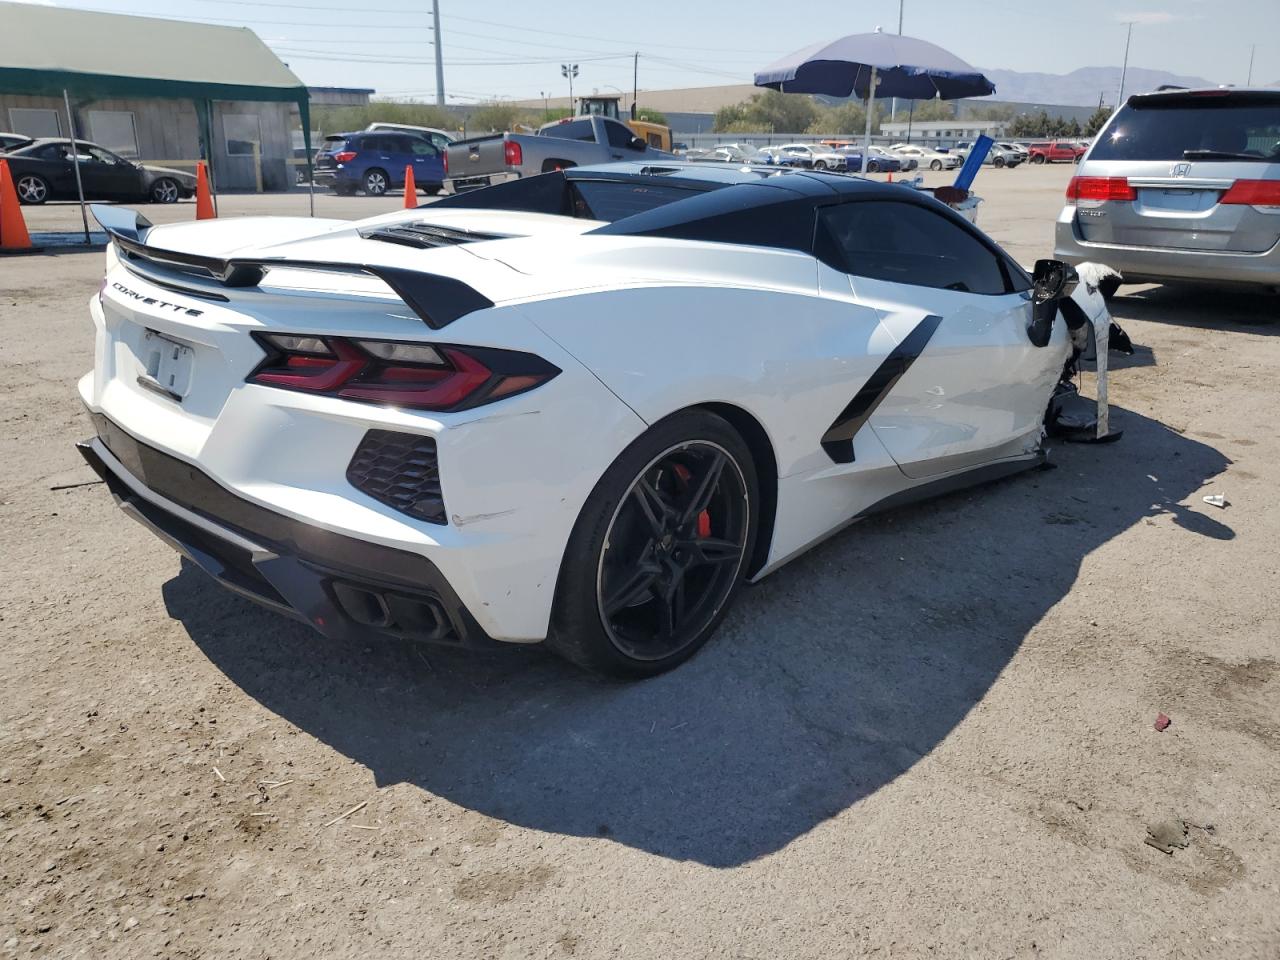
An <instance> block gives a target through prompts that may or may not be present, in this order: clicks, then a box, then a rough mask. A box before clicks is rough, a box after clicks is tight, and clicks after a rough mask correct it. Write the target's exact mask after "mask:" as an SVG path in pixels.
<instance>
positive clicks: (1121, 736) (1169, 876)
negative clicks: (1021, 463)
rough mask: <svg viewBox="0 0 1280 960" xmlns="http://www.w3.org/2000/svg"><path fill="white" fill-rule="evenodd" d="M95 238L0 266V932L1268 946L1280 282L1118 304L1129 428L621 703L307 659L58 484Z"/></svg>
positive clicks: (956, 952)
mask: <svg viewBox="0 0 1280 960" xmlns="http://www.w3.org/2000/svg"><path fill="white" fill-rule="evenodd" d="M1070 173H1071V170H1070V168H1068V167H1065V166H1062V167H1049V168H1030V169H1019V170H1013V171H1006V170H988V171H985V172H984V173H983V174H982V175H981V177H980V178H979V181H978V188H979V192H980V193H982V194H984V195H985V196H986V197H987V203H986V204H985V205H984V207H983V208H982V211H981V214H980V220H979V222H980V223H981V224H982V225H983V226H984V227H985V228H986V229H987V230H989V231H990V232H991V233H992V234H993V235H994V236H995V237H996V238H997V239H999V240H1001V241H1002V242H1004V243H1005V244H1007V245H1008V246H1009V247H1010V248H1011V249H1012V250H1013V252H1014V253H1015V254H1016V255H1017V256H1018V257H1019V258H1020V259H1021V260H1022V261H1023V262H1030V261H1031V260H1033V259H1034V258H1035V257H1037V256H1046V255H1049V254H1050V252H1051V243H1052V222H1053V218H1054V216H1055V214H1056V213H1057V211H1058V209H1059V206H1060V202H1061V200H1060V198H1061V196H1062V189H1063V187H1064V185H1065V183H1066V180H1067V178H1068V177H1069V176H1070ZM399 204H400V199H399V198H398V197H388V198H383V199H381V200H378V201H373V200H368V199H365V198H360V197H357V198H349V199H338V198H330V197H323V198H321V199H320V202H319V203H318V205H317V208H318V209H317V212H318V213H320V214H321V215H334V216H344V217H347V216H359V215H362V214H364V213H372V212H375V211H381V210H384V209H392V208H394V207H396V206H398V205H399ZM305 210H306V198H305V195H292V196H282V197H265V198H257V197H226V198H224V199H223V215H224V216H228V215H236V214H246V213H253V212H267V213H289V212H296V213H305ZM28 214H29V216H28V222H29V224H30V226H31V228H32V229H33V230H44V229H55V228H74V227H75V226H76V225H77V224H78V222H79V213H78V210H77V209H76V208H75V207H72V206H67V205H53V206H49V207H46V208H43V209H39V210H28ZM147 215H148V216H149V217H152V218H153V219H154V220H157V221H160V220H167V219H173V218H177V219H186V218H189V217H192V216H193V215H194V208H193V206H192V205H191V204H180V205H177V206H175V207H166V208H154V207H151V208H148V209H147ZM101 260H102V257H101V253H100V252H88V253H82V252H64V253H60V254H57V255H43V256H30V257H19V258H3V259H0V337H2V339H0V343H2V344H3V347H0V357H2V358H3V360H2V362H3V371H4V379H3V386H2V387H0V391H2V392H0V397H2V399H3V403H2V404H0V423H2V424H3V429H2V430H0V535H2V536H3V543H4V549H3V551H0V583H3V584H4V588H3V597H4V600H3V604H2V606H0V642H2V644H3V647H2V649H3V654H4V663H5V670H4V673H5V676H6V683H5V684H4V694H3V696H2V697H0V833H2V834H3V845H2V846H0V850H2V852H3V859H2V861H0V945H2V951H0V955H15V956H28V955H30V954H32V953H37V954H38V955H42V956H43V955H49V956H56V957H80V956H84V957H95V958H99V957H130V958H132V957H150V956H157V957H175V958H193V957H254V958H257V957H273V958H299V960H300V958H313V957H349V956H355V955H357V954H363V955H366V956H370V957H378V958H384V957H415V958H417V957H448V958H524V957H548V958H561V957H571V956H572V957H591V958H595V957H618V956H626V957H638V958H672V957H724V958H762V960H763V958H788V960H790V958H810V957H812V958H823V960H830V958H832V957H861V956H874V957H974V958H1004V957H1017V958H1030V957H1080V958H1090V960H1096V958H1124V960H1132V958H1161V960H1166V958H1188V957H1214V958H1224V957H1226V958H1243V957H1258V958H1275V957H1277V956H1280V830H1278V829H1277V824H1280V799H1278V798H1280V752H1278V751H1280V710H1278V707H1280V672H1278V670H1277V663H1278V662H1280V657H1278V655H1277V650H1276V646H1277V637H1280V604H1278V602H1277V599H1276V587H1275V585H1276V583H1277V574H1278V573H1280V559H1278V557H1277V551H1276V544H1277V542H1280V508H1278V507H1277V504H1276V489H1277V486H1276V478H1277V476H1278V475H1280V436H1278V432H1277V430H1276V411H1277V409H1280V405H1278V404H1280V338H1277V336H1276V334H1277V333H1280V324H1277V323H1276V320H1275V317H1276V313H1277V310H1276V307H1277V300H1276V299H1275V298H1271V299H1266V298H1264V297H1261V296H1252V295H1245V294H1230V293H1228V294H1223V293H1220V292H1216V291H1212V290H1186V289H1172V288H1162V287H1147V288H1126V290H1125V291H1124V293H1125V294H1126V295H1125V296H1122V297H1120V298H1118V299H1117V300H1116V301H1115V304H1114V307H1115V312H1116V314H1117V317H1118V318H1119V319H1120V321H1121V323H1122V324H1123V325H1124V326H1125V328H1126V330H1127V331H1128V332H1129V333H1130V335H1131V336H1132V337H1133V340H1134V342H1135V343H1136V344H1139V345H1140V349H1139V350H1138V353H1137V354H1136V355H1135V356H1134V357H1132V358H1129V359H1128V360H1125V361H1124V362H1122V363H1121V364H1120V367H1121V369H1119V370H1118V371H1117V372H1116V374H1115V377H1114V380H1113V387H1112V398H1113V401H1114V403H1115V404H1116V409H1115V413H1114V419H1113V424H1114V426H1116V427H1118V428H1122V429H1123V430H1124V431H1125V436H1124V439H1123V440H1122V441H1121V442H1120V443H1118V444H1116V445H1113V446H1104V447H1087V446H1084V447H1081V446H1074V447H1066V446H1064V447H1058V448H1055V449H1054V451H1053V458H1052V459H1053V460H1054V462H1056V463H1057V465H1058V469H1056V470H1050V471H1046V472H1042V473H1033V474H1025V475H1022V476H1020V477H1017V478H1014V479H1011V480H1008V481H1005V482H1002V483H999V484H997V485H994V486H990V487H985V488H980V489H979V490H977V491H974V492H969V493H966V494H958V495H954V496H951V497H948V498H945V499H942V500H938V501H934V502H932V503H930V504H927V505H924V506H920V507H915V508H910V509H905V510H902V511H899V512H897V513H894V514H890V515H886V516H884V517H881V518H879V519H876V520H872V521H869V522H866V523H863V524H860V525H858V526H855V527H853V528H851V529H850V530H848V531H847V532H845V533H843V534H841V535H840V536H838V537H836V538H834V539H833V540H830V541H828V542H827V543H826V544H825V545H823V546H822V547H820V548H818V549H817V550H815V551H813V552H811V553H810V554H808V555H807V556H805V557H804V558H802V559H800V560H798V561H796V562H795V563H793V564H791V565H790V566H788V567H787V568H785V569H784V570H783V571H781V572H780V573H779V574H777V575H775V576H773V577H771V578H770V579H768V580H767V581H765V582H764V583H763V584H761V585H760V586H759V587H756V588H754V589H752V590H750V591H747V592H746V594H745V595H744V596H743V598H742V601H741V603H740V604H739V606H738V607H737V609H736V610H735V612H734V613H733V615H731V616H730V618H729V619H728V621H727V622H726V624H725V627H724V629H723V631H722V632H721V634H720V636H719V637H718V639H717V641H716V642H715V643H714V644H713V645H712V646H711V647H710V648H708V649H707V650H706V651H704V652H703V653H702V654H701V655H700V656H699V657H697V658H696V659H695V660H694V661H693V662H691V663H690V664H688V665H686V666H685V667H683V668H681V669H679V670H678V671H676V672H675V673H673V674H671V675H668V676H665V677H662V678H660V679H657V680H654V681H650V682H648V683H644V684H639V685H631V686H614V685H607V684H602V683H599V682H596V681H593V680H591V679H588V678H586V677H584V676H581V675H579V674H578V673H577V672H575V671H574V670H572V669H571V668H569V667H567V666H564V665H562V664H560V663H559V662H558V661H555V660H553V659H551V658H549V657H546V656H544V655H542V654H541V653H540V652H539V651H537V650H528V649H514V650H512V651H511V652H510V653H509V654H506V653H504V654H501V655H495V656H490V657H484V658H481V657H476V656H470V655H457V654H451V653H445V652H441V651H439V650H435V649H418V648H414V647H410V646H400V645H394V644H388V645H385V646H376V647H369V648H365V647H351V646H344V645H341V644H337V643H333V642H330V641H328V640H325V639H323V638H322V637H320V636H318V635H315V634H313V633H311V632H309V631H308V630H307V629H306V628H304V627H302V626H299V625H296V624H294V623H292V622H290V621H287V620H284V619H282V618H279V617H277V616H274V615H272V614H270V613H267V612H264V611H261V610H259V609H257V608H256V607H254V606H252V605H251V604H249V603H247V602H246V601H242V600H240V599H238V598H236V597H234V596H231V595H229V594H227V593H225V592H224V591H222V590H221V589H219V588H218V587H216V586H214V585H213V584H212V582H210V581H208V580H207V579H206V578H205V577H204V576H203V574H201V573H199V572H198V571H195V570H192V569H187V568H184V567H183V566H182V565H181V564H180V563H179V560H178V558H177V556H176V555H174V554H173V553H171V552H170V551H169V550H168V549H167V548H166V547H164V546H163V545H162V544H161V543H160V542H159V541H157V540H156V539H155V538H154V537H153V536H152V535H151V534H149V533H147V532H146V531H145V530H144V529H143V528H142V527H140V526H138V525H137V524H134V523H132V522H130V521H129V520H128V519H127V518H125V517H124V516H123V515H121V514H120V512H119V511H118V510H117V509H116V507H114V506H113V504H112V503H111V500H110V497H109V496H108V495H107V493H106V491H105V490H104V489H103V488H102V487H101V486H99V485H89V486H76V487H71V488H69V489H56V488H58V487H61V486H63V485H67V484H79V483H84V482H86V481H89V480H91V479H92V474H91V473H90V471H89V470H88V468H87V467H85V466H84V464H83V463H82V462H81V461H80V458H79V456H78V455H77V454H76V452H75V451H74V449H73V447H72V443H73V441H75V440H77V439H81V438H83V437H86V436H88V435H89V434H90V433H91V428H90V426H89V422H88V419H87V418H86V416H85V415H84V413H83V412H82V410H81V406H80V402H79V400H78V399H77V397H76V394H75V390H74V384H75V380H76V379H77V378H78V377H79V376H80V375H81V374H82V373H83V372H84V371H85V370H87V369H89V367H90V365H91V357H92V338H91V333H90V325H89V320H88V316H87V310H86V305H85V304H86V301H87V300H88V298H89V297H90V295H92V294H93V292H94V291H95V290H96V288H97V285H98V281H99V277H100V273H101ZM1211 492H1221V493H1225V494H1226V496H1227V499H1228V500H1229V501H1230V506H1229V507H1227V509H1225V510H1218V509H1215V508H1214V507H1211V506H1208V505H1206V504H1205V503H1204V502H1203V501H1202V499H1201V498H1202V497H1203V496H1204V495H1205V494H1207V493H1211ZM1160 711H1163V712H1165V713H1166V714H1168V715H1169V716H1170V717H1172V720H1173V722H1172V725H1171V726H1169V727H1168V729H1167V730H1165V731H1164V732H1163V733H1161V732H1157V731H1156V730H1155V729H1154V728H1153V725H1152V724H1153V721H1154V720H1155V718H1156V715H1157V713H1158V712H1160ZM358 804H363V806H361V807H360V808H359V809H358V810H356V812H354V813H352V814H351V815H350V816H348V817H346V818H345V819H343V820H341V821H340V822H339V823H336V824H333V825H328V824H330V823H331V821H333V820H334V819H335V818H337V817H338V816H339V815H340V814H342V813H344V812H346V811H349V810H351V809H352V808H354V807H356V806H357V805H358ZM1169 819H1176V820H1179V821H1184V822H1185V823H1186V824H1188V825H1189V826H1188V827H1187V831H1188V832H1187V835H1186V838H1185V839H1186V841H1187V846H1185V847H1183V848H1180V849H1175V850H1174V852H1173V853H1171V854H1166V853H1163V852H1160V851H1159V850H1157V849H1155V848H1153V847H1152V846H1149V845H1146V844H1145V843H1144V838H1145V837H1146V836H1147V827H1148V826H1149V825H1154V824H1157V823H1159V822H1160V821H1164V820H1169Z"/></svg>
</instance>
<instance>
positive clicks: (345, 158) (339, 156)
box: [333, 150, 356, 163]
mask: <svg viewBox="0 0 1280 960" xmlns="http://www.w3.org/2000/svg"><path fill="white" fill-rule="evenodd" d="M355 158H356V152H355V151H354V150H343V151H342V152H341V153H335V154H334V155H333V159H334V160H335V161H336V162H338V163H350V162H351V161H352V160H354V159H355Z"/></svg>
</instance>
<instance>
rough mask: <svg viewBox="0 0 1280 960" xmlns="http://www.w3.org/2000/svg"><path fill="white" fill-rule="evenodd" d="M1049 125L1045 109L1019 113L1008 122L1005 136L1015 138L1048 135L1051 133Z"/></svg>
mask: <svg viewBox="0 0 1280 960" xmlns="http://www.w3.org/2000/svg"><path fill="white" fill-rule="evenodd" d="M1051 127H1052V122H1051V121H1050V120H1049V114H1048V112H1047V111H1045V110H1041V111H1040V112H1039V113H1020V114H1018V116H1016V117H1014V118H1013V121H1012V122H1011V123H1010V124H1009V129H1008V131H1007V132H1006V136H1009V137H1013V138H1015V139H1020V138H1024V137H1048V136H1052V135H1053V133H1052V131H1051V129H1050V128H1051Z"/></svg>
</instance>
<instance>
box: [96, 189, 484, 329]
mask: <svg viewBox="0 0 1280 960" xmlns="http://www.w3.org/2000/svg"><path fill="white" fill-rule="evenodd" d="M89 209H90V211H92V213H93V216H94V218H95V219H96V220H97V221H98V223H100V224H102V229H103V230H105V231H106V232H107V235H108V236H110V237H111V240H112V242H113V243H114V244H115V247H116V250H117V252H118V254H119V259H120V262H121V264H123V265H124V267H125V269H127V270H129V271H130V272H131V273H136V274H137V275H139V276H141V277H143V278H144V279H147V280H151V281H153V282H155V283H158V284H159V285H161V286H163V287H166V288H169V289H175V288H177V289H185V290H186V291H187V292H189V293H191V294H193V295H196V296H205V297H207V296H209V293H208V292H207V291H206V290H205V289H203V288H199V287H190V286H188V287H185V288H184V287H183V286H182V282H181V281H182V278H184V277H186V278H193V279H198V280H212V281H214V282H216V283H218V284H220V285H222V286H224V287H232V288H244V287H257V286H258V285H259V284H261V283H262V280H263V278H264V277H265V276H266V275H267V273H268V272H269V271H270V270H271V269H272V268H275V267H278V268H281V269H289V270H312V271H316V272H319V273H345V274H362V273H363V274H368V275H370V276H373V277H377V278H378V279H379V280H381V281H382V282H383V283H385V284H386V285H387V286H388V287H390V288H391V290H392V291H393V292H394V293H395V295H396V296H398V297H399V298H400V299H401V300H403V301H404V303H405V305H406V306H407V307H409V309H410V310H412V311H413V312H414V313H416V314H417V315H418V316H419V317H420V318H421V319H422V322H423V323H425V324H426V325H427V326H428V327H430V328H431V329H432V330H439V329H440V328H442V327H446V326H448V325H449V324H451V323H453V321H455V320H457V319H458V318H459V317H463V316H466V315H467V314H468V313H474V312H475V311H477V310H484V309H486V308H488V307H492V306H493V301H492V300H490V299H489V298H488V297H486V296H484V295H483V294H482V293H480V292H479V291H477V290H476V289H475V288H474V287H471V286H469V285H468V284H465V283H463V282H462V281H461V280H456V279H454V278H453V277H446V276H441V275H440V274H436V273H424V272H422V271H418V270H407V269H405V268H403V267H387V266H381V265H376V264H369V263H340V262H334V261H327V260H289V259H285V258H283V257H274V258H262V259H259V258H253V257H233V258H229V259H224V258H220V257H206V256H203V255H201V254H194V253H184V252H182V251H178V250H165V249H163V248H161V247H154V246H151V245H149V244H148V243H147V236H148V234H150V232H151V230H152V227H153V224H152V223H151V221H149V220H148V219H147V218H146V217H144V216H142V214H140V213H138V212H137V211H135V210H130V209H128V208H126V207H109V206H105V205H103V204H98V203H94V204H90V205H89ZM219 299H226V298H225V297H219Z"/></svg>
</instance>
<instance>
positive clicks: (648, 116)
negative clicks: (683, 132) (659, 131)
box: [622, 107, 668, 127]
mask: <svg viewBox="0 0 1280 960" xmlns="http://www.w3.org/2000/svg"><path fill="white" fill-rule="evenodd" d="M628 116H629V114H628V113H627V112H626V111H625V110H624V111H623V113H622V119H623V120H626V119H627V118H628ZM636 119H637V120H643V121H644V122H645V123H660V124H662V125H663V126H664V127H665V126H668V124H667V115H666V114H665V113H663V112H662V111H661V110H654V109H652V108H650V107H636Z"/></svg>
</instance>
